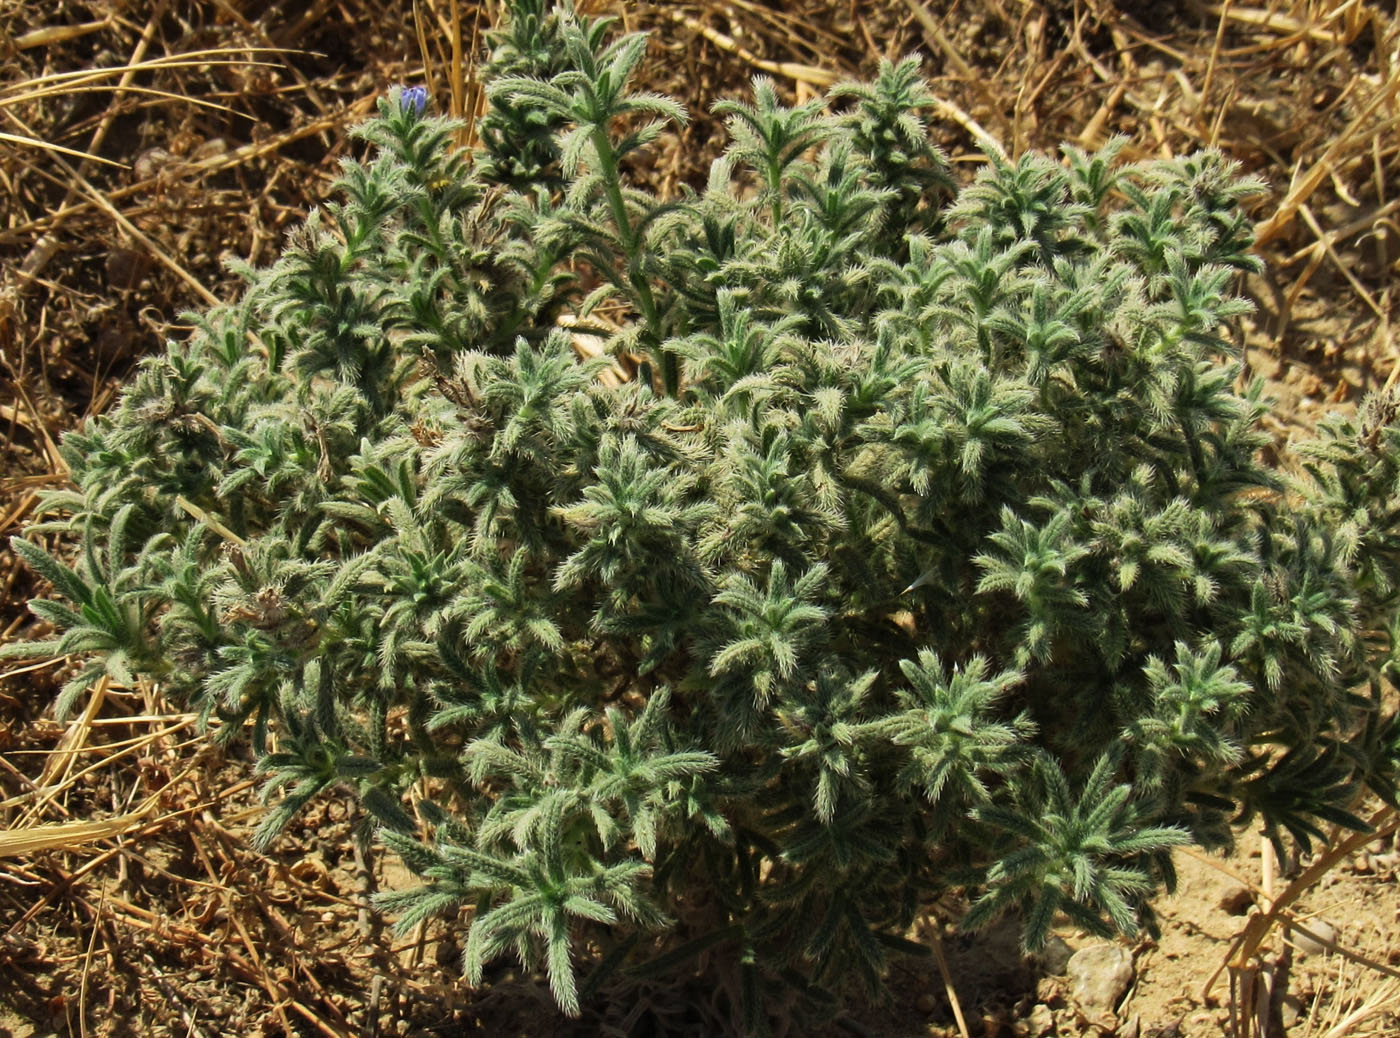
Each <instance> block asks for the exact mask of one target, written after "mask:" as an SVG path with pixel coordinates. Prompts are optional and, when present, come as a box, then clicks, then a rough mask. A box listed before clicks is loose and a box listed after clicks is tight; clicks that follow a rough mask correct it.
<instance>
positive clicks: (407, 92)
mask: <svg viewBox="0 0 1400 1038" xmlns="http://www.w3.org/2000/svg"><path fill="white" fill-rule="evenodd" d="M399 107H400V108H402V109H403V110H404V111H405V112H410V111H411V112H412V113H413V114H414V115H422V114H423V109H425V108H427V107H428V88H427V87H420V86H413V87H404V88H403V89H402V90H400V91H399Z"/></svg>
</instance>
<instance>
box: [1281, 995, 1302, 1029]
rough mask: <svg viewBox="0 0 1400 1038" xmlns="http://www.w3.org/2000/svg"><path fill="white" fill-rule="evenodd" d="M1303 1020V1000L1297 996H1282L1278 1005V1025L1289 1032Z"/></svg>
mask: <svg viewBox="0 0 1400 1038" xmlns="http://www.w3.org/2000/svg"><path fill="white" fill-rule="evenodd" d="M1302 1018H1303V1000H1302V999H1301V998H1299V997H1298V996H1297V995H1284V996H1283V998H1282V999H1281V1000H1280V1001H1279V1004H1278V1019H1279V1023H1281V1024H1283V1029H1284V1030H1285V1031H1291V1030H1292V1029H1293V1028H1294V1027H1296V1026H1297V1024H1298V1021H1299V1020H1301V1019H1302Z"/></svg>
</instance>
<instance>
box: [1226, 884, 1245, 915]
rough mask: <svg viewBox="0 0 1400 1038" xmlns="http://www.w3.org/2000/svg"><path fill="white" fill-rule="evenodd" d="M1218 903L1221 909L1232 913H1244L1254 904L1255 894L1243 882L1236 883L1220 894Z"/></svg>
mask: <svg viewBox="0 0 1400 1038" xmlns="http://www.w3.org/2000/svg"><path fill="white" fill-rule="evenodd" d="M1218 904H1219V906H1220V909H1221V911H1224V912H1228V913H1229V914H1230V915H1244V914H1245V913H1246V912H1248V911H1249V910H1250V908H1252V907H1253V905H1254V894H1253V893H1252V892H1251V891H1250V889H1249V888H1248V887H1246V886H1244V885H1243V884H1236V885H1235V886H1232V887H1230V888H1229V889H1228V890H1226V891H1225V893H1223V894H1221V895H1220V901H1219V902H1218Z"/></svg>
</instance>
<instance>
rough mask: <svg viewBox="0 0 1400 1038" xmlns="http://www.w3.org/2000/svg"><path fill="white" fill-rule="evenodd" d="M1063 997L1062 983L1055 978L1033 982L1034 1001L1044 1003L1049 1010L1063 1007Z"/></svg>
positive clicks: (1043, 978) (1042, 978)
mask: <svg viewBox="0 0 1400 1038" xmlns="http://www.w3.org/2000/svg"><path fill="white" fill-rule="evenodd" d="M1064 995H1065V991H1064V982H1063V981H1061V980H1058V979H1057V978H1055V977H1041V978H1040V979H1039V980H1037V981H1036V982H1035V997H1036V1001H1038V1002H1044V1003H1045V1004H1046V1005H1047V1006H1049V1007H1050V1008H1051V1009H1061V1008H1063V1007H1064V1004H1065V998H1064Z"/></svg>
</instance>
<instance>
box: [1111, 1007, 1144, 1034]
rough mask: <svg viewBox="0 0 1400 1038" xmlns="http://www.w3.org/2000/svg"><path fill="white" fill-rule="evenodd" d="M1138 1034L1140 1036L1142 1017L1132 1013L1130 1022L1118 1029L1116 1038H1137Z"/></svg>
mask: <svg viewBox="0 0 1400 1038" xmlns="http://www.w3.org/2000/svg"><path fill="white" fill-rule="evenodd" d="M1140 1034H1142V1017H1140V1016H1138V1015H1137V1014H1136V1013H1134V1014H1133V1018H1132V1019H1131V1020H1129V1021H1128V1022H1127V1023H1126V1024H1124V1025H1123V1026H1122V1027H1120V1028H1118V1033H1117V1038H1138V1035H1140Z"/></svg>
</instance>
